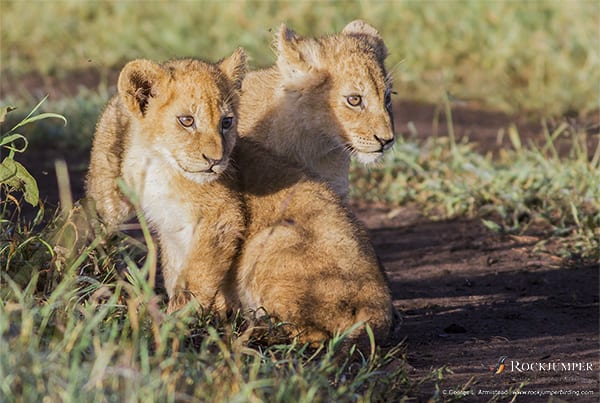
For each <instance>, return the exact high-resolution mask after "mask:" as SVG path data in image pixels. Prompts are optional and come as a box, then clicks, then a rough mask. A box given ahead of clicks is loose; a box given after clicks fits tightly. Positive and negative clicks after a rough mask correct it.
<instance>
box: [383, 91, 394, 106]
mask: <svg viewBox="0 0 600 403" xmlns="http://www.w3.org/2000/svg"><path fill="white" fill-rule="evenodd" d="M384 102H385V106H386V108H389V107H391V106H392V94H391V93H390V92H388V93H387V94H385V99H384Z"/></svg>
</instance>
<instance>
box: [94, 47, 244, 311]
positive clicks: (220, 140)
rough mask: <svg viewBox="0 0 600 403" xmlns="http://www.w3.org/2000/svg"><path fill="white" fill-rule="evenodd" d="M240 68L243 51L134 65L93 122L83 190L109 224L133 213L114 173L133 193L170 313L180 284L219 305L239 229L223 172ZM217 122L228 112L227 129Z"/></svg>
mask: <svg viewBox="0 0 600 403" xmlns="http://www.w3.org/2000/svg"><path fill="white" fill-rule="evenodd" d="M245 71H246V57H245V53H244V52H243V51H242V50H241V49H238V50H237V51H236V52H234V54H233V55H232V56H230V57H229V58H226V59H224V60H223V61H221V62H220V63H219V64H216V65H213V64H208V63H204V62H201V61H198V60H191V59H182V60H174V61H170V62H167V63H165V64H162V65H159V64H156V63H153V62H151V61H147V60H135V61H132V62H130V63H128V64H127V65H126V66H125V67H124V68H123V70H122V71H121V74H120V76H119V82H118V95H117V96H115V97H114V98H113V99H112V100H111V101H110V103H109V104H108V106H107V108H106V109H105V111H104V113H103V114H102V116H101V118H100V121H99V123H98V125H97V129H96V134H95V137H94V143H93V148H92V155H91V162H90V170H89V174H88V179H87V193H88V196H89V197H90V198H91V199H92V200H93V201H94V202H95V205H96V209H97V211H98V213H99V214H100V217H101V218H102V220H103V221H104V222H105V223H107V225H108V226H109V228H114V227H115V226H116V225H117V224H119V223H120V222H122V221H123V220H125V219H126V218H127V217H128V216H129V215H130V214H131V212H132V206H131V203H130V202H129V201H128V200H127V199H126V198H125V197H124V195H123V194H122V193H121V191H120V190H119V188H118V186H117V178H119V177H120V178H122V179H123V180H124V182H125V184H126V185H127V187H128V188H129V189H130V190H131V191H133V192H134V194H136V195H137V197H138V198H139V204H140V206H141V207H142V210H143V212H144V215H145V217H146V218H147V219H148V221H149V222H150V224H151V226H152V228H153V230H154V231H155V232H156V234H157V235H158V238H159V243H160V247H161V259H162V268H163V273H164V278H165V286H166V289H167V292H168V294H169V297H170V299H171V309H174V308H176V307H177V306H178V305H180V304H182V303H184V302H186V300H187V298H185V296H183V297H182V295H179V294H178V293H179V292H180V291H182V290H183V289H185V290H187V291H189V293H191V295H193V296H194V297H195V298H196V299H197V300H198V301H199V302H200V303H201V304H202V305H203V306H204V307H205V308H213V309H215V310H217V311H222V310H224V309H226V306H227V303H226V301H225V300H226V298H227V297H228V296H227V295H225V294H227V290H226V282H227V275H228V272H229V270H230V267H231V265H232V262H233V260H234V257H235V255H236V253H237V252H238V250H239V242H240V238H241V236H242V234H243V231H244V227H245V222H244V217H243V210H242V206H241V203H240V199H239V196H238V195H237V193H236V192H235V191H234V190H233V189H235V186H234V185H232V178H234V177H235V173H234V172H232V169H231V168H228V163H229V156H230V154H231V151H232V150H233V147H234V144H235V142H236V139H237V128H236V120H237V116H236V113H237V106H238V91H239V88H240V86H241V80H242V79H243V76H244V74H245ZM181 117H187V119H189V118H193V122H192V123H193V124H191V125H189V126H190V127H185V126H184V124H183V123H182V122H181V121H180V118H181ZM225 118H233V120H232V126H231V127H230V128H229V129H224V128H222V126H221V125H222V122H223V121H224V120H223V119H225ZM184 122H186V120H184ZM187 122H188V123H189V121H187Z"/></svg>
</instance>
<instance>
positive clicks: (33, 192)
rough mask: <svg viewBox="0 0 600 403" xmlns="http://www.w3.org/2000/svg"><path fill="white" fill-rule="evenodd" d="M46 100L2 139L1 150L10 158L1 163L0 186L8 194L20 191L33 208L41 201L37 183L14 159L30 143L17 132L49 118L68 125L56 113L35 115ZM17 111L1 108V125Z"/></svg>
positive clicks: (11, 107) (13, 108) (8, 107)
mask: <svg viewBox="0 0 600 403" xmlns="http://www.w3.org/2000/svg"><path fill="white" fill-rule="evenodd" d="M46 98H48V97H47V96H46V97H44V99H42V100H41V101H40V102H39V103H38V104H37V105H36V106H35V107H34V108H33V109H32V111H31V112H30V113H29V114H28V115H27V116H26V117H25V118H24V119H23V120H21V121H20V122H19V123H17V124H16V125H15V126H14V127H13V128H12V129H10V130H9V131H8V132H7V133H6V134H3V135H2V137H0V148H2V149H6V150H8V156H6V157H5V158H4V159H3V160H2V163H0V184H1V185H2V187H3V189H2V191H3V192H6V193H7V194H8V193H11V192H13V191H20V192H22V193H23V198H24V199H25V201H26V202H27V203H29V204H31V205H32V206H35V205H37V204H38V201H39V190H38V186H37V182H36V181H35V179H34V178H33V176H31V174H30V173H29V172H28V171H27V169H25V167H24V166H23V165H21V163H19V162H18V161H15V159H14V156H15V153H23V152H25V150H26V149H27V146H28V145H29V142H28V141H27V138H26V137H25V136H23V135H22V134H19V133H17V132H16V131H17V129H19V128H20V127H22V126H25V125H27V124H30V123H33V122H36V121H39V120H42V119H48V118H56V119H61V120H63V121H64V123H65V125H66V124H67V119H65V117H64V116H62V115H59V114H56V113H49V112H46V113H40V114H38V115H34V113H35V112H36V111H37V110H38V109H39V108H40V106H41V105H42V104H43V103H44V101H45V100H46ZM15 109H16V108H15V107H14V106H3V107H2V108H0V124H2V123H4V121H5V119H6V115H7V114H8V113H10V112H12V111H14V110H15ZM18 143H21V146H20V147H19V146H18V145H17V144H18Z"/></svg>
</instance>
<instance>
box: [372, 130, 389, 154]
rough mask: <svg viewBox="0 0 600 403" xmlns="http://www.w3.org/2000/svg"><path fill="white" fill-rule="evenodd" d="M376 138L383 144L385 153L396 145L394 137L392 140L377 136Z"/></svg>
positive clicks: (382, 147)
mask: <svg viewBox="0 0 600 403" xmlns="http://www.w3.org/2000/svg"><path fill="white" fill-rule="evenodd" d="M374 137H375V139H376V140H377V141H378V142H379V144H381V149H382V150H383V151H385V150H388V149H389V148H390V147H391V146H392V145H393V144H394V136H392V137H391V138H382V137H379V136H378V135H376V134H375V135H374Z"/></svg>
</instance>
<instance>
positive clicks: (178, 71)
mask: <svg viewBox="0 0 600 403" xmlns="http://www.w3.org/2000/svg"><path fill="white" fill-rule="evenodd" d="M232 58H233V59H235V60H229V59H232ZM229 59H225V60H223V61H222V62H221V63H220V64H218V65H212V64H207V63H204V62H201V61H198V60H191V59H184V60H175V61H171V62H167V63H165V64H162V65H157V64H154V63H152V62H148V61H139V60H138V61H134V62H131V63H133V65H131V66H130V65H129V64H128V65H127V66H126V67H125V68H124V69H123V72H122V73H121V77H120V78H119V92H120V95H121V96H122V99H123V100H124V102H125V103H126V105H127V106H128V107H129V109H130V111H131V112H132V116H133V118H134V119H135V120H136V124H137V125H138V128H139V130H140V131H141V134H142V135H141V137H142V139H143V140H142V141H143V142H144V144H145V145H146V146H147V147H148V149H149V150H151V151H152V155H154V156H156V157H157V158H161V159H163V160H164V161H165V162H167V163H168V164H169V165H170V166H171V167H172V168H173V169H175V170H176V171H179V172H180V173H181V174H182V175H183V176H184V177H186V178H187V179H189V180H192V181H194V182H197V183H205V182H209V181H211V180H214V179H216V178H217V177H218V176H219V174H221V173H222V172H223V171H224V170H225V169H226V167H227V165H228V162H229V156H230V154H231V151H232V150H233V147H234V145H235V142H236V138H237V115H236V114H237V103H238V94H237V92H238V90H239V85H240V83H241V80H242V79H243V74H244V72H245V56H244V55H243V53H239V52H237V53H234V55H232V56H231V57H230V58H229ZM131 63H130V64H131Z"/></svg>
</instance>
